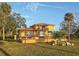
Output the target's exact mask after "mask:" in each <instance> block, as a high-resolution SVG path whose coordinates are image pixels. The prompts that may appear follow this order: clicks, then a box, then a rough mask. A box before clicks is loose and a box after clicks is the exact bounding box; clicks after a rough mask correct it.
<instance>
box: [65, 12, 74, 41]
mask: <svg viewBox="0 0 79 59" xmlns="http://www.w3.org/2000/svg"><path fill="white" fill-rule="evenodd" d="M64 20H65V21H66V22H67V23H68V41H70V30H71V29H70V25H71V23H72V21H73V20H74V16H73V14H72V13H71V12H68V13H66V14H65V17H64Z"/></svg>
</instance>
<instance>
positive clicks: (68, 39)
mask: <svg viewBox="0 0 79 59" xmlns="http://www.w3.org/2000/svg"><path fill="white" fill-rule="evenodd" d="M68 32H69V33H68V41H69V42H70V40H71V38H70V22H69V29H68Z"/></svg>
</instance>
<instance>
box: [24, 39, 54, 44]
mask: <svg viewBox="0 0 79 59" xmlns="http://www.w3.org/2000/svg"><path fill="white" fill-rule="evenodd" d="M53 40H54V39H45V40H39V39H38V40H35V39H28V40H22V43H38V42H51V41H53Z"/></svg>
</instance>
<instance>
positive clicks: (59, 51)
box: [0, 40, 79, 56]
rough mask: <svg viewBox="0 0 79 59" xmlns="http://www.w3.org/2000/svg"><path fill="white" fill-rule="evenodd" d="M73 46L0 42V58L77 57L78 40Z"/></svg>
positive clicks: (78, 50)
mask: <svg viewBox="0 0 79 59" xmlns="http://www.w3.org/2000/svg"><path fill="white" fill-rule="evenodd" d="M72 42H73V43H74V44H75V46H52V45H49V44H47V43H36V44H22V43H20V42H16V41H14V42H11V41H0V56H79V40H72Z"/></svg>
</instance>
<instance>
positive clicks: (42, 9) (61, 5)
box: [10, 2, 79, 30]
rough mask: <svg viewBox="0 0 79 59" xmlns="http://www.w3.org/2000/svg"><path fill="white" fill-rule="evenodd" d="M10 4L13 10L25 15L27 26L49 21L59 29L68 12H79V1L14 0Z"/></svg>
mask: <svg viewBox="0 0 79 59" xmlns="http://www.w3.org/2000/svg"><path fill="white" fill-rule="evenodd" d="M10 5H11V7H12V11H13V12H16V13H20V14H21V15H22V16H23V17H25V19H26V25H27V27H29V26H31V25H33V24H37V23H47V24H53V25H55V30H59V29H60V23H61V22H62V21H63V20H64V15H65V14H66V13H67V12H72V13H73V15H74V16H75V15H76V14H77V13H79V3H78V2H12V3H10Z"/></svg>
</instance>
